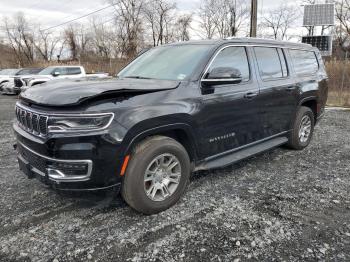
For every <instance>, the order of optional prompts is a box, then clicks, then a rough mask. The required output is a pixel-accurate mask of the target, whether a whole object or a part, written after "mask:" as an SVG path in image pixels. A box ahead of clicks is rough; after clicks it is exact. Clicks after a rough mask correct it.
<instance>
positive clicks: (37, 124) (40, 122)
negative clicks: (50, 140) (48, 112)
mask: <svg viewBox="0 0 350 262" xmlns="http://www.w3.org/2000/svg"><path fill="white" fill-rule="evenodd" d="M16 118H17V121H18V123H19V124H20V127H21V128H22V129H24V130H26V131H27V132H29V133H32V134H34V135H39V136H46V135H47V121H48V116H45V115H41V114H37V113H34V112H32V111H30V110H28V109H24V108H22V107H20V106H17V105H16Z"/></svg>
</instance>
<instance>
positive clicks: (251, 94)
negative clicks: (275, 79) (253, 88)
mask: <svg viewBox="0 0 350 262" xmlns="http://www.w3.org/2000/svg"><path fill="white" fill-rule="evenodd" d="M257 95H258V93H255V92H249V93H246V94H245V95H244V98H247V99H253V98H254V97H256V96H257Z"/></svg>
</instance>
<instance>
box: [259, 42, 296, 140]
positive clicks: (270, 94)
mask: <svg viewBox="0 0 350 262" xmlns="http://www.w3.org/2000/svg"><path fill="white" fill-rule="evenodd" d="M253 50H254V53H255V58H256V66H257V72H258V79H259V85H260V96H259V98H258V101H259V105H260V107H261V108H260V110H261V111H260V115H261V120H262V132H263V137H264V138H268V137H271V136H274V135H277V134H280V133H282V132H285V131H287V130H289V129H290V126H291V121H292V118H293V117H294V114H295V111H296V108H297V102H298V90H297V85H296V82H295V80H294V78H293V77H292V76H291V70H290V68H291V65H290V64H289V63H288V62H287V61H288V59H287V55H288V54H287V53H286V52H285V51H284V50H283V49H281V48H279V47H264V46H255V47H253Z"/></svg>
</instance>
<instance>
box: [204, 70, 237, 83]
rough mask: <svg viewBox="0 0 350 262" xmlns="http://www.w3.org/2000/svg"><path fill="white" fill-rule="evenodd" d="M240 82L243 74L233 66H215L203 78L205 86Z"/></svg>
mask: <svg viewBox="0 0 350 262" xmlns="http://www.w3.org/2000/svg"><path fill="white" fill-rule="evenodd" d="M240 82H242V74H241V72H240V71H239V70H238V69H236V68H233V67H215V68H213V69H212V70H211V71H210V72H209V73H208V74H207V76H206V77H205V78H204V79H202V84H203V86H213V85H225V84H237V83H240Z"/></svg>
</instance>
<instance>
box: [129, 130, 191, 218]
mask: <svg viewBox="0 0 350 262" xmlns="http://www.w3.org/2000/svg"><path fill="white" fill-rule="evenodd" d="M189 176H190V159H189V156H188V154H187V152H186V150H185V148H184V147H183V146H182V145H181V144H180V143H178V142H177V141H176V140H174V139H172V138H169V137H164V136H154V137H151V138H148V139H146V140H144V141H142V142H141V143H140V144H138V145H137V146H136V147H135V149H134V150H133V153H132V155H131V158H130V161H129V164H128V167H127V171H126V174H125V177H124V181H123V185H122V196H123V198H124V200H125V201H126V202H127V203H128V204H129V205H130V206H131V207H132V208H134V209H135V210H137V211H139V212H142V213H144V214H154V213H158V212H161V211H163V210H165V209H167V208H169V207H171V206H172V205H174V204H175V203H176V202H177V201H178V200H179V198H180V197H181V195H182V194H183V193H184V191H185V189H186V186H187V184H188V181H189Z"/></svg>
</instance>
